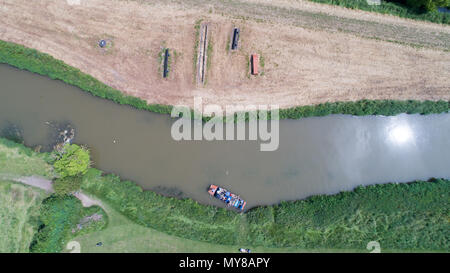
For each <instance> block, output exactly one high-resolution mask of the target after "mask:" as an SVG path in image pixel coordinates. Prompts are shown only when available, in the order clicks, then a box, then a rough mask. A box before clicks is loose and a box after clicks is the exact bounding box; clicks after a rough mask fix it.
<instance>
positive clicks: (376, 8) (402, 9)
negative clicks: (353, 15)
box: [309, 0, 450, 24]
mask: <svg viewBox="0 0 450 273" xmlns="http://www.w3.org/2000/svg"><path fill="white" fill-rule="evenodd" d="M309 1H311V2H317V3H323V4H330V5H337V6H341V7H345V8H350V9H360V10H365V11H371V12H378V13H383V14H390V15H395V16H399V17H403V18H409V19H415V20H422V21H429V22H433V23H438V24H450V14H448V13H442V12H437V11H427V12H425V11H420V10H416V9H413V8H410V7H408V6H405V5H402V4H400V3H396V2H392V1H385V0H382V1H381V5H369V4H368V3H367V1H366V0H309Z"/></svg>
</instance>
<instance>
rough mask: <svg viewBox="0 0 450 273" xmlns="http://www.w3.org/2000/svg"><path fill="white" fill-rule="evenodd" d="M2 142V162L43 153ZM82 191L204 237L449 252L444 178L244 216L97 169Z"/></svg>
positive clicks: (177, 232) (135, 217) (155, 225)
mask: <svg viewBox="0 0 450 273" xmlns="http://www.w3.org/2000/svg"><path fill="white" fill-rule="evenodd" d="M0 147H1V148H2V150H1V151H3V152H2V153H0V158H2V160H3V159H4V160H8V157H6V156H5V154H6V153H5V152H4V151H5V150H10V149H11V150H13V151H16V150H17V149H20V150H23V151H26V150H28V152H24V153H22V154H21V156H22V158H23V162H24V163H25V162H27V161H29V160H30V158H35V157H40V155H39V154H35V153H33V152H31V150H30V149H28V148H25V147H23V146H22V145H20V144H14V143H12V142H10V141H7V140H2V141H1V142H0ZM8 154H16V152H10V153H8ZM17 160H18V159H17ZM17 163H19V161H17ZM44 163H45V162H43V163H42V164H44ZM41 169H45V168H43V167H41ZM82 189H83V191H85V192H87V193H89V194H90V195H92V196H93V197H95V198H98V199H100V200H101V201H102V202H103V203H104V204H105V205H106V206H109V207H111V208H112V209H114V210H116V211H117V212H120V213H121V214H123V215H125V216H126V217H127V218H128V219H130V220H132V221H133V222H135V223H137V224H139V225H142V226H144V227H149V228H152V229H154V230H157V231H159V232H163V233H166V234H168V235H171V236H177V237H181V238H185V239H190V240H194V241H200V242H209V243H213V244H223V245H234V246H236V245H246V246H249V247H257V246H260V247H266V248H267V247H270V248H286V247H287V248H296V249H306V250H308V249H316V248H320V249H334V250H336V251H339V250H342V251H345V250H346V249H347V250H348V249H352V250H363V251H364V250H365V248H366V245H367V243H368V242H369V241H373V240H376V241H378V242H379V243H380V244H381V246H382V249H386V250H389V249H391V250H397V251H448V249H450V245H449V240H448V238H447V237H448V233H447V232H446V227H447V224H448V223H447V218H446V217H447V215H448V213H449V208H448V206H445V205H443V204H446V202H447V200H448V199H449V197H450V196H449V195H450V181H449V180H443V179H432V180H430V181H428V182H425V181H422V182H413V183H409V184H383V185H374V186H368V187H358V188H357V189H355V190H353V191H349V192H341V193H339V194H336V195H320V196H313V197H310V198H307V199H305V200H300V201H292V202H282V203H281V204H279V205H275V206H264V207H258V208H253V209H251V210H250V211H248V212H246V213H244V214H238V213H236V212H234V211H231V210H227V209H224V208H218V207H214V206H205V205H201V204H199V203H197V202H196V201H194V200H192V199H176V198H169V197H164V196H162V195H159V194H156V193H154V192H151V191H143V190H142V188H140V187H138V186H136V185H135V184H134V183H133V182H130V181H122V180H121V179H120V178H119V177H118V176H115V175H112V174H108V175H107V174H104V173H103V172H101V171H99V170H96V169H90V170H89V171H88V173H87V174H86V175H85V176H84V178H83V183H82ZM71 202H72V201H71ZM110 236H111V235H110Z"/></svg>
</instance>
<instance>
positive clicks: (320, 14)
mask: <svg viewBox="0 0 450 273" xmlns="http://www.w3.org/2000/svg"><path fill="white" fill-rule="evenodd" d="M269 3H270V4H269ZM199 19H203V22H208V23H209V32H210V37H211V39H212V40H211V42H212V45H213V48H212V54H211V56H208V59H209V60H210V62H211V65H210V68H209V69H208V71H207V73H206V75H207V76H206V77H207V84H206V85H205V86H204V87H197V85H196V84H195V70H194V64H193V60H194V54H195V52H194V44H195V29H194V25H195V24H196V22H197V21H198V20H199ZM234 26H238V27H240V29H241V41H240V42H241V43H240V49H239V51H237V52H234V53H230V52H229V51H228V50H227V44H228V43H229V37H230V33H231V30H232V28H233V27H234ZM367 38H371V39H367ZM0 39H2V40H6V41H11V42H16V43H19V44H23V45H25V46H28V47H32V48H36V49H38V50H40V51H43V52H46V53H49V54H51V55H52V56H54V57H55V58H57V59H61V60H63V61H64V62H66V63H68V64H69V65H72V66H74V67H77V68H79V69H81V70H82V71H83V72H85V73H88V74H91V75H93V76H94V77H96V78H97V79H99V80H101V81H102V82H104V83H106V84H108V85H110V86H112V87H114V88H117V89H119V90H121V91H123V92H125V93H127V94H131V95H134V96H138V97H140V98H143V99H145V100H147V101H148V102H150V103H162V104H172V105H176V104H185V105H189V106H192V105H193V97H194V96H201V97H202V98H203V101H204V102H205V103H215V104H219V105H222V106H224V105H227V104H246V105H248V104H278V105H280V106H281V107H291V106H296V105H310V104H317V103H323V102H327V101H354V100H360V99H403V100H405V99H417V100H427V99H428V100H439V99H444V100H450V88H449V86H450V53H449V52H446V51H442V50H443V49H445V50H450V27H449V26H442V25H437V24H431V23H425V22H418V21H413V20H405V19H401V18H397V17H393V16H386V15H380V14H373V13H368V12H362V11H355V10H348V9H343V8H339V7H333V6H328V5H319V4H316V3H310V2H305V1H290V0H273V1H270V2H268V1H262V0H247V1H242V0H241V1H239V0H236V1H219V0H211V1H200V0H184V1H182V2H179V1H160V0H155V1H147V2H142V1H115V0H109V1H102V0H89V1H85V0H81V5H79V6H69V5H68V4H67V2H66V1H60V0H39V1H33V2H30V1H28V0H0ZM100 39H107V40H108V42H109V45H110V46H111V47H109V48H108V49H101V48H99V47H98V45H97V44H98V41H99V40H100ZM383 40H385V41H383ZM387 40H390V41H395V42H396V43H392V42H386V41H387ZM400 43H405V44H413V45H417V46H424V47H425V48H422V49H418V48H415V47H410V46H405V45H402V44H400ZM162 47H168V48H170V49H172V50H175V51H176V54H173V59H174V63H173V64H172V65H171V72H170V74H169V79H163V78H162V75H161V73H160V71H161V69H160V67H159V65H160V60H159V57H158V56H159V53H160V51H161V48H162ZM175 51H172V52H175ZM254 52H256V53H259V54H260V55H261V56H262V57H263V58H264V60H263V62H261V65H263V64H264V67H262V68H261V70H262V75H261V76H258V77H253V76H250V75H249V71H248V68H249V65H248V58H249V55H250V54H251V53H254Z"/></svg>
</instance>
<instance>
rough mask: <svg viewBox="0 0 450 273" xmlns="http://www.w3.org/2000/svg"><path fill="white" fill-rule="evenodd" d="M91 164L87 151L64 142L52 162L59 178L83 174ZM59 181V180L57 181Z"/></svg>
mask: <svg viewBox="0 0 450 273" xmlns="http://www.w3.org/2000/svg"><path fill="white" fill-rule="evenodd" d="M90 164H91V161H90V156H89V151H88V150H87V149H85V148H83V147H80V146H78V145H76V144H66V145H65V146H64V148H63V150H62V155H61V156H60V157H59V158H58V159H57V160H56V162H55V163H54V164H53V167H54V168H55V171H56V172H57V173H58V174H59V176H60V178H65V177H68V176H77V175H80V174H85V173H86V172H87V170H88V168H89V166H90ZM59 183H61V182H59Z"/></svg>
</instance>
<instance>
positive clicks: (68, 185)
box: [53, 176, 82, 195]
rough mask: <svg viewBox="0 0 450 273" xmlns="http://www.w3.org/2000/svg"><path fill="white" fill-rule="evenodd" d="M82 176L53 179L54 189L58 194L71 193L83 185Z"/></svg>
mask: <svg viewBox="0 0 450 273" xmlns="http://www.w3.org/2000/svg"><path fill="white" fill-rule="evenodd" d="M81 182H82V178H81V176H67V177H65V178H58V179H56V180H55V181H53V189H54V190H55V193H56V194H57V195H67V194H71V193H73V192H75V191H77V190H79V189H80V187H81Z"/></svg>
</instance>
